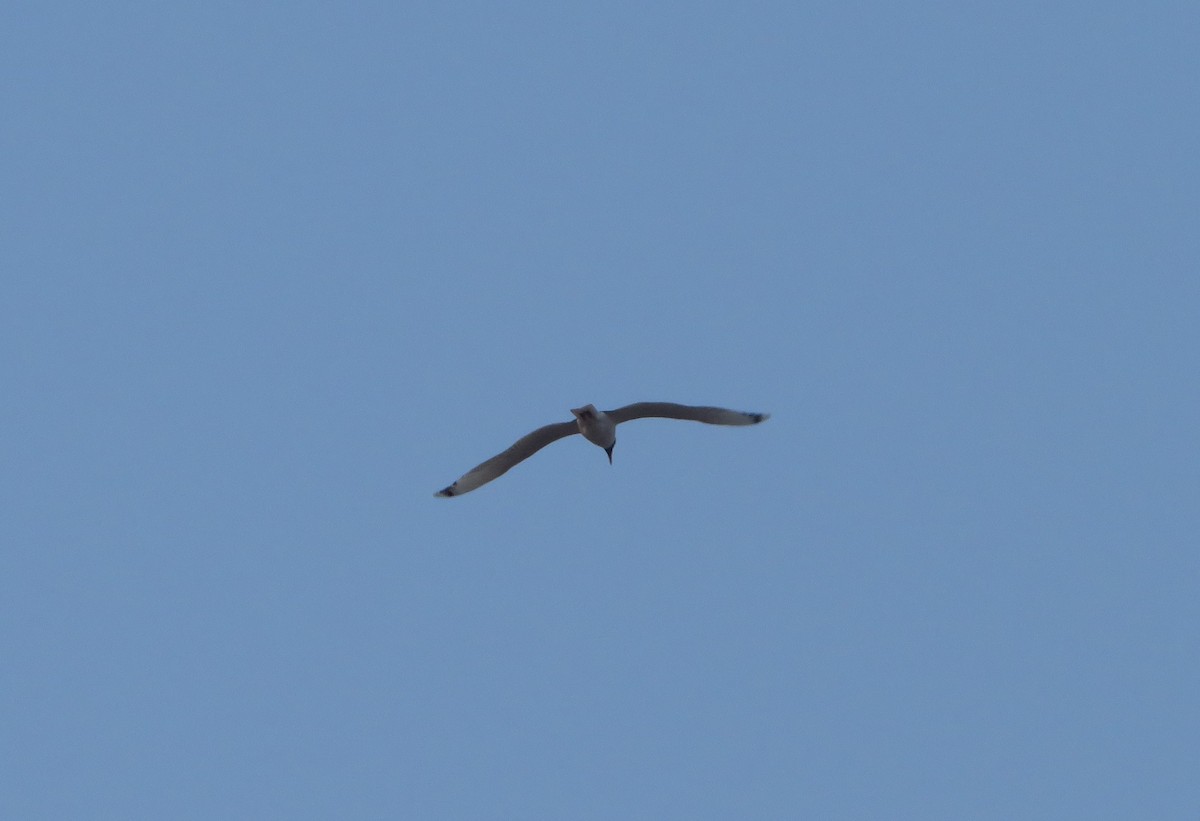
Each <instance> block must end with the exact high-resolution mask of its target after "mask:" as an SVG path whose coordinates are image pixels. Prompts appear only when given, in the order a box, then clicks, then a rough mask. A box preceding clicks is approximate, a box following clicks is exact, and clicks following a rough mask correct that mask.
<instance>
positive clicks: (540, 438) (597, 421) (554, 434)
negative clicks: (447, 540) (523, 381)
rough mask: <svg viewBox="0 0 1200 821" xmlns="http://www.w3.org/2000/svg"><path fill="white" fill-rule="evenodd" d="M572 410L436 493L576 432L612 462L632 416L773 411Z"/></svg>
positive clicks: (456, 490) (743, 417)
mask: <svg viewBox="0 0 1200 821" xmlns="http://www.w3.org/2000/svg"><path fill="white" fill-rule="evenodd" d="M571 413H573V414H574V415H575V421H574V422H556V423H555V424H553V425H546V426H545V427H544V428H538V429H537V430H535V431H534V432H533V433H531V434H529V435H528V436H522V437H521V438H520V439H518V440H517V441H516V443H515V444H513V446H512V447H510V448H509V449H508V450H506V451H504V452H503V453H500V454H497V455H496V456H493V457H492V458H491V459H488V460H487V461H486V462H484V463H483V464H482V465H479V466H478V467H475V468H473V469H471V470H470V471H468V472H467V473H465V474H463V475H462V476H461V477H460V478H459V480H458V481H457V482H455V483H454V484H452V485H450V486H449V487H446V488H442V489H441V490H439V491H438V492H437V493H435V494H434V495H435V496H461V495H462V494H464V493H467V492H469V491H472V490H474V489H475V488H477V487H479V486H481V485H486V484H487V483H488V482H490V481H492V480H493V479H495V478H497V477H499V476H503V475H504V474H505V473H506V472H507V471H508V469H509V468H511V467H512V466H513V465H515V464H517V463H518V462H523V461H525V460H526V459H528V458H529V457H530V456H533V454H535V453H537V452H538V451H539V450H541V449H542V448H544V447H546V445H548V444H550V443H551V442H556V441H558V440H559V439H562V438H563V437H564V436H571V435H572V434H576V433H582V434H583V438H584V439H587V440H588V441H589V442H591V443H592V444H593V445H597V446H599V447H601V448H603V449H604V452H605V453H607V454H608V462H609V464H612V452H613V448H614V447H615V446H616V444H617V425H619V424H621V423H622V422H628V421H629V420H630V419H645V418H646V417H659V418H662V419H689V420H691V421H693V422H705V423H707V424H709V425H757V424H758V423H759V422H762V421H763V420H764V419H769V418H770V414H767V413H743V412H742V411H735V410H727V409H725V408H709V407H703V406H695V405H676V404H674V403H673V402H636V403H634V404H632V405H626V406H625V407H623V408H617V409H616V410H610V411H600V410H596V406H595V405H584V406H583V407H582V408H572V409H571Z"/></svg>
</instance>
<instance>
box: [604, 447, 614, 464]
mask: <svg viewBox="0 0 1200 821" xmlns="http://www.w3.org/2000/svg"><path fill="white" fill-rule="evenodd" d="M616 446H617V443H616V442H613V443H612V444H611V445H609V446H608V447H606V448H605V449H604V452H605V453H607V454H608V463H609V464H610V465H611V464H612V452H613V448H615V447H616Z"/></svg>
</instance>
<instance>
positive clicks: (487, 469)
mask: <svg viewBox="0 0 1200 821" xmlns="http://www.w3.org/2000/svg"><path fill="white" fill-rule="evenodd" d="M572 433H579V425H578V424H576V423H575V422H558V423H556V424H553V425H546V426H545V427H544V428H538V429H537V430H535V431H534V432H533V433H531V434H529V435H528V436H522V437H521V438H520V439H518V440H517V441H516V442H515V443H514V444H513V446H512V447H510V448H509V449H508V450H506V451H504V452H503V453H498V454H496V455H495V456H493V457H492V458H491V459H488V460H487V461H486V462H484V463H483V464H482V465H479V466H477V467H474V468H472V469H471V470H469V471H468V472H467V473H464V474H463V475H462V477H460V478H459V480H458V481H457V482H455V483H454V484H452V485H450V486H449V487H446V488H442V489H441V490H439V491H438V492H437V493H435V494H434V495H435V496H461V495H462V494H464V493H467V492H469V491H472V490H474V489H475V488H477V487H479V486H480V485H486V484H487V483H488V482H490V481H492V480H493V479H495V478H496V477H497V476H503V475H504V474H505V473H506V472H507V471H508V469H509V468H511V467H512V466H513V465H515V464H517V463H518V462H523V461H525V460H526V459H528V458H529V457H530V456H532V455H533V454H535V453H537V452H538V451H539V450H541V449H542V448H544V447H546V445H548V444H550V443H551V442H557V441H558V440H559V439H562V438H563V437H565V436H570V435H571V434H572Z"/></svg>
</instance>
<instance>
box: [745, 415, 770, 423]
mask: <svg viewBox="0 0 1200 821" xmlns="http://www.w3.org/2000/svg"><path fill="white" fill-rule="evenodd" d="M749 416H750V419H751V420H753V422H754V424H756V425H757V424H758V423H759V422H762V421H763V420H764V419H770V418H771V414H769V413H752V414H749Z"/></svg>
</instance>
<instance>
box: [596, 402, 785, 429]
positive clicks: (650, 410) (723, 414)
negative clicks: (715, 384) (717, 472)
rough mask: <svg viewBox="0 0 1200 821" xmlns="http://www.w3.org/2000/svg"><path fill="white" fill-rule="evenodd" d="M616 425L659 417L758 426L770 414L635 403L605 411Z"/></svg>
mask: <svg viewBox="0 0 1200 821" xmlns="http://www.w3.org/2000/svg"><path fill="white" fill-rule="evenodd" d="M605 413H606V414H607V415H608V417H609V418H610V419H612V420H613V422H615V423H616V424H618V425H619V424H621V423H622V422H628V421H629V420H630V419H645V418H647V417H659V418H662V419H687V420H689V421H692V422H705V423H707V424H709V425H757V424H758V423H759V422H762V421H763V420H765V419H769V418H770V417H771V414H769V413H743V412H742V411H735V410H729V409H728V408H712V407H708V406H705V405H676V404H675V403H674V402H635V403H634V404H632V405H626V406H625V407H623V408H617V409H616V410H610V411H605Z"/></svg>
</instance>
